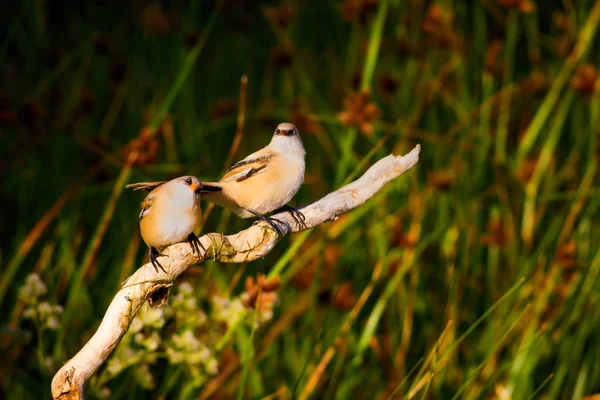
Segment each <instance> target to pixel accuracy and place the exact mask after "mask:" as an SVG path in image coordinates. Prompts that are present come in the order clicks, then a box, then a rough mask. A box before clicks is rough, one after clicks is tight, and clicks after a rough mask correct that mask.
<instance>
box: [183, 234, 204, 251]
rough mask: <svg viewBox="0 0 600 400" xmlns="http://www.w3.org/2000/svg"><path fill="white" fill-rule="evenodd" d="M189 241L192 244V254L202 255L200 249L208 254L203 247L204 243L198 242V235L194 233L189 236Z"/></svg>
mask: <svg viewBox="0 0 600 400" xmlns="http://www.w3.org/2000/svg"><path fill="white" fill-rule="evenodd" d="M187 240H188V243H189V244H190V246H191V247H192V252H193V253H194V254H200V249H202V250H204V251H205V252H206V249H205V248H204V246H203V245H202V242H200V240H198V236H196V234H195V233H194V232H192V233H190V234H189V236H188V237H187Z"/></svg>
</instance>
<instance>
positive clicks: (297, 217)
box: [273, 204, 308, 230]
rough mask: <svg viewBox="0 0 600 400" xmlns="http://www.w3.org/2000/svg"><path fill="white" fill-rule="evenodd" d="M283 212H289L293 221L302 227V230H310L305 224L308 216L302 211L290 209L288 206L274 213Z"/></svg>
mask: <svg viewBox="0 0 600 400" xmlns="http://www.w3.org/2000/svg"><path fill="white" fill-rule="evenodd" d="M283 212H289V213H290V215H291V217H292V219H293V220H294V222H295V223H296V224H297V225H298V226H299V227H300V229H303V230H304V229H308V226H306V223H305V222H304V221H306V216H305V215H304V214H302V212H301V211H299V210H298V209H296V208H294V207H290V206H288V205H287V204H286V205H284V206H282V207H280V208H278V209H277V210H275V211H273V213H274V214H279V213H283Z"/></svg>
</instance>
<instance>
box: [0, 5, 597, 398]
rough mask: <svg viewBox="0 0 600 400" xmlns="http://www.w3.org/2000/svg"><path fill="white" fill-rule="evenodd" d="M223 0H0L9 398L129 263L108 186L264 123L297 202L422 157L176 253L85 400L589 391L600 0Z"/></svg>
mask: <svg viewBox="0 0 600 400" xmlns="http://www.w3.org/2000/svg"><path fill="white" fill-rule="evenodd" d="M242 3H243V2H242ZM242 3H239V4H238V3H236V2H229V1H225V2H223V3H222V4H221V6H220V7H215V6H213V5H209V4H208V3H204V2H197V3H193V4H191V5H189V6H186V7H187V8H185V7H183V6H180V5H172V6H171V7H170V8H166V7H165V8H161V7H160V6H159V5H158V3H156V4H154V5H151V6H147V7H145V6H144V7H142V6H133V7H132V8H130V9H123V7H122V6H121V5H117V4H114V5H104V6H89V7H90V8H89V10H88V11H87V12H83V11H81V10H79V9H78V8H77V7H73V8H68V7H67V8H65V10H64V15H65V17H64V20H63V19H62V17H61V18H60V19H58V17H57V13H56V10H54V9H52V7H53V6H52V5H50V4H48V5H45V4H44V3H36V2H25V3H24V4H23V5H19V6H15V8H14V9H11V8H10V6H7V9H6V11H7V12H5V13H3V15H2V17H0V19H2V21H3V24H2V28H1V29H2V32H3V33H4V35H2V37H3V40H4V42H3V43H2V46H1V47H0V61H1V65H3V85H2V88H1V89H0V137H1V138H2V140H1V141H0V148H1V149H2V159H1V161H2V162H1V163H0V171H2V172H3V176H4V180H3V187H4V195H3V200H4V203H5V204H4V206H3V208H2V211H3V222H4V223H3V224H1V225H0V230H1V231H0V232H1V234H0V237H1V243H2V248H1V252H0V260H2V265H3V268H2V274H1V275H0V307H1V310H2V313H1V314H0V315H1V316H0V319H1V322H2V331H1V332H2V338H3V341H2V343H3V344H2V349H3V351H4V353H5V357H4V362H3V363H0V365H2V369H1V370H0V372H2V378H3V379H2V380H1V382H2V390H3V395H4V396H3V397H4V398H15V399H17V398H45V397H48V392H49V384H50V379H51V378H52V376H53V374H54V372H56V370H57V369H58V368H59V367H60V366H61V365H62V363H63V362H64V361H66V360H67V359H68V358H69V357H71V356H72V355H73V354H75V352H77V351H78V350H79V349H80V348H81V347H82V346H83V344H85V342H86V340H87V339H88V338H89V337H90V336H91V334H92V333H93V332H94V330H95V328H96V327H97V326H98V323H99V321H100V320H101V318H102V316H103V313H104V311H105V310H106V307H107V305H108V304H109V303H110V301H111V300H112V296H113V295H114V293H115V292H116V290H117V288H118V287H119V285H120V282H122V281H123V280H124V279H125V278H126V277H127V276H128V275H129V274H130V273H131V271H132V270H133V269H134V268H136V267H137V266H138V265H140V264H141V263H142V262H143V261H144V260H145V257H146V256H147V252H146V249H145V246H144V244H143V242H142V241H141V239H140V237H139V233H138V225H137V223H138V221H137V217H136V216H137V213H138V206H139V202H140V200H141V198H140V197H139V196H138V195H137V194H136V193H128V192H124V191H123V188H124V184H126V183H128V182H130V181H135V180H141V179H144V180H146V179H148V180H160V179H165V178H170V177H174V176H177V175H182V174H188V173H189V174H195V175H197V176H198V177H200V178H201V179H203V180H215V179H217V178H218V177H219V176H220V175H221V174H222V171H223V169H224V168H227V167H228V166H229V164H231V162H234V161H236V160H237V159H239V158H241V157H243V156H244V155H246V154H249V153H250V152H252V151H255V150H257V149H259V148H260V147H262V146H264V145H265V144H266V143H267V141H268V140H269V138H270V136H271V134H272V131H273V128H274V126H275V124H277V123H278V122H281V121H283V120H289V121H291V122H293V123H295V124H297V126H298V127H299V129H300V132H301V134H302V139H303V142H304V144H305V147H306V149H307V175H306V179H305V184H304V186H303V188H302V189H301V191H300V193H298V195H297V196H296V198H295V199H294V201H293V202H294V204H295V205H303V204H307V203H309V202H311V201H314V200H316V199H318V198H320V197H321V196H323V195H325V194H327V193H329V192H330V191H332V190H334V189H336V188H338V187H340V186H342V185H344V184H346V183H349V182H350V181H352V180H353V179H355V178H356V177H358V176H360V174H361V173H363V172H364V171H365V170H366V168H368V166H369V165H371V164H372V163H373V162H375V161H376V160H377V159H379V158H380V157H384V156H386V155H387V154H389V153H390V152H393V153H395V154H403V153H405V152H407V151H408V150H410V149H411V148H412V147H413V146H414V145H415V144H416V143H421V145H422V148H423V151H422V156H421V160H420V162H419V164H418V166H417V168H415V170H413V171H411V172H409V173H408V174H406V175H403V176H402V177H401V178H400V179H398V180H397V181H394V182H392V183H390V184H389V185H388V186H386V187H385V188H383V189H382V190H381V192H380V193H378V194H377V195H376V196H375V197H374V198H373V199H371V200H370V201H369V202H367V203H366V204H365V205H363V206H361V207H360V208H358V209H356V210H354V211H353V212H351V213H349V214H347V215H343V216H340V218H339V219H338V220H336V221H332V222H331V223H328V224H326V225H324V226H322V227H319V228H317V229H314V230H311V231H308V232H304V233H301V234H298V235H294V236H292V237H291V238H289V239H288V238H286V239H285V240H284V241H283V242H281V243H280V244H278V245H277V246H276V248H275V249H274V250H273V251H272V252H271V253H269V254H268V255H267V256H266V257H265V258H264V259H262V260H258V261H256V262H252V263H248V264H244V265H222V264H217V263H214V262H207V263H205V264H204V265H201V266H198V267H194V268H192V269H190V270H189V271H188V273H186V274H185V276H183V277H182V279H181V280H182V281H185V282H186V285H185V286H182V287H178V286H177V285H176V286H175V288H174V289H173V293H172V294H171V303H170V305H169V307H167V309H165V311H164V312H163V314H160V315H158V316H157V314H153V312H152V311H151V310H144V312H143V313H142V315H141V316H140V321H141V322H139V323H138V322H136V323H135V324H137V325H136V326H137V327H136V329H139V330H136V331H135V332H131V335H130V336H127V338H126V339H125V340H124V342H123V343H121V346H120V347H119V348H118V349H117V351H116V352H115V353H114V354H113V357H111V358H110V359H109V360H110V361H109V362H108V363H107V365H106V366H104V367H103V368H102V369H101V370H100V371H98V373H97V374H96V375H95V376H94V377H93V378H92V380H91V381H90V383H89V385H88V397H89V398H147V396H148V395H149V392H152V393H153V394H156V395H158V396H160V397H165V398H183V399H192V398H194V399H195V398H211V397H214V396H220V397H221V398H236V397H237V398H269V399H274V398H296V397H297V398H303V399H304V398H306V399H307V398H325V399H334V398H335V399H338V398H381V399H386V398H390V399H391V398H408V399H412V398H434V399H438V398H441V399H445V398H467V399H471V398H473V399H475V398H512V399H529V398H557V399H563V398H581V397H584V396H587V395H592V394H597V393H599V392H600V338H599V336H598V332H599V331H600V311H598V310H599V309H600V308H599V307H598V302H599V300H600V288H599V278H600V252H599V251H598V248H599V246H600V232H599V230H598V224H597V223H596V221H597V220H598V217H599V215H600V210H599V208H600V189H599V188H598V187H597V186H596V183H598V178H597V169H598V164H597V156H598V122H599V121H600V97H599V96H598V87H599V86H598V85H599V84H600V83H599V82H600V80H599V79H598V76H599V75H600V74H599V73H598V64H599V63H600V59H599V58H598V54H600V53H599V50H600V48H599V41H598V39H597V35H598V33H597V30H598V25H599V23H600V22H599V20H600V2H599V1H581V2H566V1H564V2H563V1H549V2H536V4H534V5H533V8H532V7H531V5H532V3H531V2H530V1H527V0H522V1H515V2H514V4H515V6H514V7H511V6H505V4H508V3H510V2H500V1H496V0H486V1H481V2H470V1H465V0H457V1H446V0H444V1H439V2H431V3H429V2H427V3H424V2H403V1H397V0H380V1H379V2H378V4H377V5H372V4H371V3H373V2H368V1H363V0H359V1H350V0H348V1H344V2H340V1H324V2H318V4H317V3H315V4H314V5H312V6H310V7H309V6H306V5H305V4H301V3H300V2H288V3H285V4H284V3H282V4H279V3H273V4H271V3H269V4H264V5H254V3H252V2H247V3H243V5H240V4H242ZM250 3H252V4H250ZM369 4H371V5H369ZM61 15H62V14H61ZM243 76H247V80H245V79H242V77H243ZM240 79H242V81H240ZM359 91H366V92H368V93H363V94H357V92H359ZM351 94H353V96H352V97H349V95H351ZM134 155H135V156H134ZM208 209H209V206H208V205H205V206H204V210H205V211H207V210H208ZM250 223H251V222H250V221H247V220H246V221H243V220H240V219H238V218H236V217H235V215H232V214H231V213H230V212H229V211H224V210H222V209H220V208H219V207H215V208H214V209H212V210H211V211H210V212H205V221H204V223H203V226H202V232H208V231H217V232H222V233H233V232H236V231H238V230H239V229H243V228H244V227H247V226H248V225H249V224H250ZM31 274H37V275H31ZM36 276H39V277H40V278H41V281H42V282H43V285H45V287H46V289H47V290H46V291H43V290H41V289H39V287H40V286H39V284H38V283H36V282H38V280H37V277H36ZM259 276H264V277H265V278H264V279H263V278H259ZM28 277H29V278H28ZM249 277H251V278H252V280H251V281H247V278H249ZM259 279H263V280H260V282H259ZM26 282H28V283H27V285H26V284H25V283H26ZM35 285H38V286H37V289H36V286H35ZM188 285H191V286H188ZM190 288H192V289H190ZM35 290H41V291H39V292H36V291H35ZM190 290H191V291H190ZM42 292H43V293H42ZM31 293H37V294H36V295H35V296H31ZM27 294H30V296H29V297H28V296H27ZM174 296H179V297H177V299H176V300H175V297H174ZM253 296H254V297H253ZM183 299H185V301H184V300H183ZM56 305H60V306H62V307H63V308H64V309H62V310H61V309H60V308H59V307H56ZM176 305H177V306H176ZM203 315H205V316H206V318H207V319H206V320H202V318H201V316H203ZM56 321H60V323H59V324H58V325H57V326H56V325H55V322H56ZM135 324H134V325H135ZM140 324H141V325H140ZM186 346H187V347H186ZM213 360H217V364H218V368H215V362H214V361H213Z"/></svg>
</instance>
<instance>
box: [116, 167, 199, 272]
mask: <svg viewBox="0 0 600 400" xmlns="http://www.w3.org/2000/svg"><path fill="white" fill-rule="evenodd" d="M125 188H127V189H133V190H146V191H149V192H150V193H149V194H148V195H147V196H146V198H145V199H144V201H142V211H141V212H140V232H141V234H142V239H144V242H145V243H146V245H148V247H149V248H150V262H151V263H152V266H153V267H154V269H156V272H158V268H160V269H161V270H162V271H163V272H165V273H166V271H165V269H164V268H163V267H162V265H160V263H159V262H158V257H160V256H162V254H160V251H162V250H163V249H164V248H165V247H167V246H169V245H171V244H174V243H179V242H183V241H188V242H189V243H190V246H191V247H192V251H193V252H194V253H198V252H199V251H200V248H202V249H203V250H206V249H204V246H202V243H200V241H199V240H198V237H196V235H195V234H194V228H196V227H197V226H198V225H199V224H200V220H201V219H202V211H201V209H200V193H201V192H202V182H200V180H199V179H198V178H196V177H195V176H181V177H179V178H175V179H172V180H170V181H162V182H141V183H132V184H130V185H127V186H125Z"/></svg>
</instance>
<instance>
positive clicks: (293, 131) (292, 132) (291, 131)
mask: <svg viewBox="0 0 600 400" xmlns="http://www.w3.org/2000/svg"><path fill="white" fill-rule="evenodd" d="M288 132H289V134H290V135H295V134H296V130H295V129H290V130H289V131H288Z"/></svg>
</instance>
